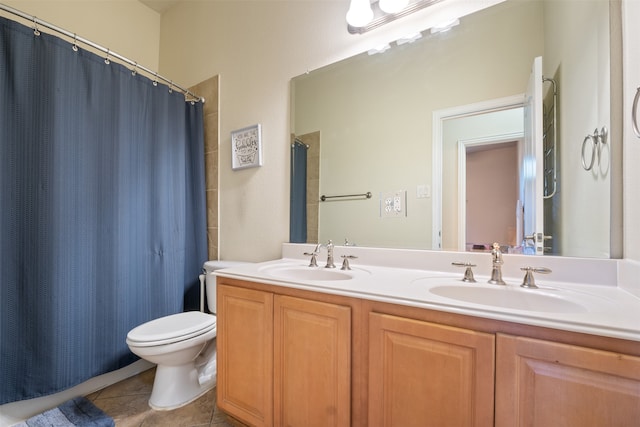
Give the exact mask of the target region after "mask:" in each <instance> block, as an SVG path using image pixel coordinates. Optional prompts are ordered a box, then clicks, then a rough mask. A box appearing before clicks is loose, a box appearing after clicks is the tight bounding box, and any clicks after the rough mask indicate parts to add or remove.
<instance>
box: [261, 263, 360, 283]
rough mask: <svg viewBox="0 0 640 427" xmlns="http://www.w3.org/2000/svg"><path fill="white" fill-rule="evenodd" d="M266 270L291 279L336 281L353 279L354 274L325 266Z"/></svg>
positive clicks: (274, 274)
mask: <svg viewBox="0 0 640 427" xmlns="http://www.w3.org/2000/svg"><path fill="white" fill-rule="evenodd" d="M265 272H266V273H268V274H269V275H271V276H273V277H279V278H281V279H289V280H303V281H307V280H314V281H315V280H318V281H334V280H351V279H353V275H352V274H349V273H348V272H346V271H342V270H333V269H328V268H324V267H292V266H289V267H274V268H269V269H266V270H265Z"/></svg>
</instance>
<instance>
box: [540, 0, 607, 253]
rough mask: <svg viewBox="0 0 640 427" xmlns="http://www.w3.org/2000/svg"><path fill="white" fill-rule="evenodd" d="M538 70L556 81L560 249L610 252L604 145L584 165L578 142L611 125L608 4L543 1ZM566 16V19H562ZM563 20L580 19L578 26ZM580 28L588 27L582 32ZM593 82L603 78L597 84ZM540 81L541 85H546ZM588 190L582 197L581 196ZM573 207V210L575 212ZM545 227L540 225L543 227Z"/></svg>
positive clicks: (564, 251)
mask: <svg viewBox="0 0 640 427" xmlns="http://www.w3.org/2000/svg"><path fill="white" fill-rule="evenodd" d="M544 13H545V17H544V19H545V21H544V22H545V34H546V39H545V49H544V58H543V74H544V75H545V76H547V77H551V78H553V79H555V80H556V82H557V83H558V100H559V108H558V117H559V118H558V122H559V128H558V130H559V133H558V159H559V161H560V167H559V171H560V174H559V175H558V184H559V185H558V190H559V191H558V193H557V195H556V196H554V201H557V202H558V203H559V206H560V207H559V209H556V211H557V212H559V213H560V214H559V218H558V219H559V222H558V224H557V227H558V229H559V230H561V232H560V233H559V234H560V235H559V236H557V235H556V236H554V239H557V240H558V241H557V242H554V244H556V245H559V246H560V248H561V251H562V253H563V254H571V255H572V256H587V257H594V256H595V257H605V258H606V257H608V256H609V253H610V247H609V245H610V242H609V236H610V231H609V224H610V211H611V209H610V203H609V201H610V200H611V197H610V186H611V170H610V159H611V157H610V150H609V147H605V148H604V149H603V150H602V160H601V163H600V165H595V166H594V167H593V169H592V170H591V171H588V172H587V171H585V170H584V169H583V167H582V163H581V160H580V154H581V144H582V141H583V140H584V138H585V136H587V135H588V134H592V133H593V131H594V129H596V128H598V129H601V128H602V127H603V126H606V127H607V128H608V129H611V116H610V97H611V92H610V86H609V80H610V79H609V77H610V76H609V69H610V63H609V43H608V40H609V38H608V37H607V35H608V34H609V4H608V3H607V2H603V1H554V0H552V1H546V2H545V7H544ZM567 16H571V18H572V19H566V17H567ZM567 22H583V24H582V25H580V26H579V27H578V26H577V25H576V27H575V28H574V27H572V26H571V25H567V24H566V23H567ZM583 28H589V31H587V34H585V33H584V31H583ZM598 82H603V83H602V84H598ZM550 87H551V86H550V85H547V84H545V89H550ZM586 195H588V197H586ZM576 213H579V214H576ZM548 231H549V230H545V233H547V232H548Z"/></svg>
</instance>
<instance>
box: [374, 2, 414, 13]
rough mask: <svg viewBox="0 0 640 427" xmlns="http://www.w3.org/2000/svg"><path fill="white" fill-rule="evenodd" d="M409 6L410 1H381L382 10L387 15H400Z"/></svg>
mask: <svg viewBox="0 0 640 427" xmlns="http://www.w3.org/2000/svg"><path fill="white" fill-rule="evenodd" d="M408 4H409V0H380V1H379V6H380V10H382V11H383V12H386V13H398V12H400V11H401V10H402V9H404V8H405V7H407V5H408Z"/></svg>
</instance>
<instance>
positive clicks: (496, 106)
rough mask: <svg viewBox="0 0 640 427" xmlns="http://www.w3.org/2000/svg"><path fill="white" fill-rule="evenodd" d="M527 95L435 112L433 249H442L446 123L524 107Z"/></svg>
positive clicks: (433, 136) (433, 137)
mask: <svg viewBox="0 0 640 427" xmlns="http://www.w3.org/2000/svg"><path fill="white" fill-rule="evenodd" d="M524 103H525V95H524V94H523V93H521V94H518V95H513V96H508V97H504V98H496V99H490V100H488V101H482V102H477V103H473V104H467V105H459V106H456V107H451V108H445V109H442V110H435V111H434V112H433V113H432V128H433V129H432V139H431V140H432V141H433V143H432V178H431V180H432V183H433V184H432V185H433V195H432V197H433V199H432V200H433V202H432V205H431V206H432V222H431V227H432V231H431V236H432V237H431V240H432V246H431V247H432V249H434V250H441V249H442V151H443V149H442V145H443V140H442V139H443V136H444V123H445V121H446V120H452V119H459V118H462V117H468V116H475V115H478V114H485V113H492V112H495V111H502V110H510V109H512V108H520V107H523V106H524Z"/></svg>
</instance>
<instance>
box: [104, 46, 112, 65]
mask: <svg viewBox="0 0 640 427" xmlns="http://www.w3.org/2000/svg"><path fill="white" fill-rule="evenodd" d="M109 53H111V49H107V57H106V58H104V63H105V64H107V65H109V64H111V61H110V60H109Z"/></svg>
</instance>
